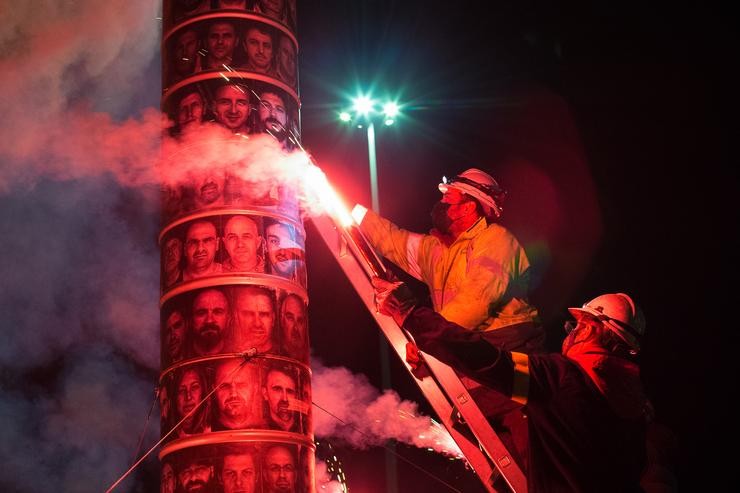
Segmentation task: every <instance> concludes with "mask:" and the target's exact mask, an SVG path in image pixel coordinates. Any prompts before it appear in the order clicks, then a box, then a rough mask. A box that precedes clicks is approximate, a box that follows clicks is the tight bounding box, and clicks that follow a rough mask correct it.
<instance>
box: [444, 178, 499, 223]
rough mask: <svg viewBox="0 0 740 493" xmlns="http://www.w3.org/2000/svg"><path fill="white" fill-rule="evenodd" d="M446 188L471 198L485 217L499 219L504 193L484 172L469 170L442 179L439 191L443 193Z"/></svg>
mask: <svg viewBox="0 0 740 493" xmlns="http://www.w3.org/2000/svg"><path fill="white" fill-rule="evenodd" d="M448 188H454V189H457V190H459V191H461V192H463V193H465V194H468V195H470V196H471V197H473V198H474V199H475V200H476V201H478V203H479V204H480V205H481V206H482V207H483V212H484V213H485V215H486V217H492V216H495V217H501V213H502V212H503V202H504V197H505V196H506V192H505V191H504V189H502V188H501V187H500V186H499V184H498V183H497V182H496V180H494V179H493V177H492V176H491V175H489V174H488V173H486V172H485V171H481V170H479V169H477V168H470V169H468V170H466V171H464V172H462V173H460V174H459V175H457V176H456V177H454V178H451V179H449V180H448V179H447V178H446V177H442V183H440V184H439V191H440V192H442V193H445V192H446V191H447V189H448Z"/></svg>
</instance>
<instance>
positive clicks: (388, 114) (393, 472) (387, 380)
mask: <svg viewBox="0 0 740 493" xmlns="http://www.w3.org/2000/svg"><path fill="white" fill-rule="evenodd" d="M378 108H382V109H381V110H380V111H378ZM399 112H400V108H399V106H398V103H396V102H395V101H386V102H384V103H383V104H382V106H381V105H380V103H379V102H377V101H375V100H374V99H373V98H372V97H370V96H367V95H362V96H358V97H356V98H355V99H353V100H352V109H351V111H342V112H341V113H339V119H340V120H341V121H343V122H345V123H352V124H354V125H356V126H357V128H363V127H367V161H368V166H369V170H370V202H371V206H372V209H373V211H375V212H376V213H377V214H380V200H379V198H378V162H377V159H376V156H375V122H376V121H378V122H380V121H382V123H383V125H384V126H391V125H393V124H394V123H395V121H396V118H397V117H398V115H399ZM379 346H380V368H381V378H382V382H383V388H386V389H389V388H391V366H390V348H389V346H388V341H386V340H385V338H384V337H383V335H382V334H380V340H379ZM393 449H395V446H394V444H392V443H390V444H388V445H387V446H386V454H385V464H386V488H385V491H386V492H387V493H398V462H397V460H396V456H395V455H394V452H393Z"/></svg>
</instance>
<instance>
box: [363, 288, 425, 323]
mask: <svg viewBox="0 0 740 493" xmlns="http://www.w3.org/2000/svg"><path fill="white" fill-rule="evenodd" d="M372 284H373V288H375V306H376V307H377V309H378V311H379V312H380V313H382V314H384V315H389V316H390V317H393V320H394V321H395V322H396V323H397V324H398V326H399V327H403V322H404V320H406V317H407V316H408V314H409V313H411V310H413V308H414V306H415V305H416V299H415V298H414V294H413V293H412V292H411V290H410V289H409V288H408V286H406V285H405V284H404V283H402V282H401V281H395V282H390V281H386V280H385V279H381V278H379V277H373V278H372Z"/></svg>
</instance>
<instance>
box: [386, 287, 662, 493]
mask: <svg viewBox="0 0 740 493" xmlns="http://www.w3.org/2000/svg"><path fill="white" fill-rule="evenodd" d="M373 285H374V287H375V293H376V300H377V303H378V308H379V309H380V311H381V312H382V313H385V314H386V315H390V316H392V317H393V318H394V320H395V321H396V322H397V323H398V324H399V326H402V327H403V328H404V329H406V330H407V331H408V332H409V333H410V334H411V335H412V336H413V337H414V339H415V342H416V345H417V346H418V347H419V349H421V351H423V352H426V353H429V354H430V355H432V356H434V357H436V358H438V359H439V360H441V361H442V362H444V363H446V364H448V365H450V366H451V367H452V368H454V369H456V370H457V371H459V372H461V373H463V374H464V375H467V376H468V377H470V378H472V379H474V380H476V381H478V382H480V383H481V384H482V385H485V386H486V387H488V388H490V389H491V390H493V391H496V392H500V393H501V394H503V395H505V396H507V397H508V398H510V399H511V400H512V401H515V402H519V403H521V404H522V405H523V410H524V412H525V413H526V415H527V418H528V419H527V422H528V426H527V428H526V433H527V434H528V437H527V440H528V448H527V461H526V463H527V465H528V466H527V468H526V475H527V482H528V489H529V491H530V492H540V491H547V492H561V491H562V492H569V493H572V492H596V491H598V492H620V493H624V492H631V491H641V490H640V487H639V483H640V475H641V473H642V471H643V468H644V467H645V461H646V459H645V427H646V422H647V419H648V415H649V413H650V409H651V408H650V404H649V401H648V399H647V398H646V397H645V394H644V392H643V386H642V383H641V381H640V372H639V366H638V365H637V363H636V361H635V356H636V355H637V353H638V351H639V349H640V340H641V338H642V336H643V335H644V333H645V318H644V316H643V314H642V311H641V310H640V309H639V307H637V305H635V303H634V302H633V301H632V299H631V298H630V297H629V296H628V295H626V294H624V293H615V294H604V295H601V296H598V297H596V298H594V299H593V300H591V301H589V302H588V303H586V304H585V305H583V306H582V307H580V308H570V309H569V311H570V313H571V315H573V317H574V318H575V323H569V324H566V331H567V332H568V335H567V337H566V338H565V340H564V341H563V346H562V353H561V354H554V353H553V354H530V355H527V354H524V353H517V352H512V351H506V350H503V349H501V347H500V346H498V345H496V344H494V343H492V342H490V341H488V340H486V339H485V338H484V337H483V336H482V334H481V333H477V332H471V331H470V330H467V329H465V328H463V327H460V326H459V325H458V324H455V323H452V322H449V321H447V320H446V319H445V318H444V317H442V316H441V315H440V314H438V313H436V312H434V311H433V310H432V309H430V308H427V307H421V306H416V301H415V300H414V299H413V295H412V294H411V291H410V290H409V289H408V288H407V287H406V286H405V285H404V284H402V283H400V282H387V281H384V280H381V279H378V278H376V279H374V280H373ZM409 357H410V358H411V359H410V360H409V363H410V364H411V365H412V367H413V366H415V365H421V364H423V359H422V358H420V357H416V358H414V355H413V354H410V355H409Z"/></svg>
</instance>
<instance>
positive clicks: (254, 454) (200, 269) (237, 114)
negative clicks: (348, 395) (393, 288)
mask: <svg viewBox="0 0 740 493" xmlns="http://www.w3.org/2000/svg"><path fill="white" fill-rule="evenodd" d="M163 17H164V19H163V20H164V33H163V42H162V60H163V76H162V79H163V80H162V87H163V96H162V109H163V111H164V112H166V113H167V114H168V115H169V116H170V118H171V119H172V121H173V122H174V126H173V127H172V128H169V129H167V132H168V133H169V135H170V136H171V137H173V138H174V139H178V140H180V141H181V142H183V143H184V144H183V145H182V146H181V147H180V149H179V150H178V153H177V154H176V155H175V156H168V158H169V159H171V160H174V161H175V162H174V163H171V164H170V167H169V169H171V170H175V169H177V164H178V163H182V166H181V171H182V173H181V176H178V177H177V179H174V178H173V179H171V180H165V181H166V182H167V186H165V187H163V192H164V193H163V208H162V210H163V217H162V219H163V220H162V230H161V233H160V236H159V242H160V246H161V249H162V254H161V255H162V273H161V276H162V294H161V299H160V306H161V324H162V325H161V346H162V347H161V368H162V370H161V375H160V389H161V391H160V407H161V416H162V420H161V425H162V426H161V429H162V435H163V436H164V435H166V434H168V433H171V434H170V435H169V437H168V439H167V440H166V441H165V442H164V444H163V447H162V449H161V452H160V454H159V457H160V460H161V463H162V491H167V492H171V491H174V490H175V489H176V488H179V489H182V490H183V491H190V489H191V487H192V488H194V489H195V490H197V491H201V490H198V489H197V488H198V487H200V486H202V488H203V491H208V492H210V491H217V492H220V491H223V492H225V493H230V492H232V491H255V492H265V493H266V492H269V491H291V492H293V491H295V492H313V491H314V480H313V476H314V473H313V467H314V455H315V446H314V442H313V431H312V424H311V397H310V396H311V380H310V368H309V366H308V354H309V350H308V348H309V343H308V327H307V318H308V317H307V313H306V311H307V303H308V299H307V294H306V293H307V292H306V267H305V261H304V249H305V246H304V245H305V243H304V238H305V232H304V228H303V224H302V222H301V219H300V216H299V213H298V208H297V206H296V200H295V197H293V196H291V195H290V192H288V191H286V190H287V189H286V188H284V187H282V186H281V184H280V182H279V181H275V180H274V179H270V180H266V179H265V176H266V175H270V173H269V172H268V171H269V166H270V163H269V162H267V163H265V162H260V163H256V162H250V159H256V157H254V154H250V153H246V154H245V155H243V156H240V155H239V152H240V149H243V148H244V144H245V139H246V140H247V141H248V140H250V139H254V137H255V136H256V135H257V134H262V133H267V134H270V135H271V136H272V137H271V138H274V139H276V141H277V142H279V143H280V145H282V147H283V148H284V149H290V148H292V147H294V146H295V145H296V143H297V142H298V139H299V138H300V135H299V128H300V125H299V108H300V100H299V97H298V77H297V75H298V74H297V63H296V53H297V51H298V43H297V40H296V36H295V20H296V13H295V0H284V1H259V0H257V1H253V0H250V1H245V0H241V1H239V0H237V1H233V0H203V1H197V0H195V1H193V0H190V1H180V0H165V1H164V5H163ZM214 132H215V133H214ZM214 135H218V136H219V137H218V138H214V137H213V136H214ZM199 137H200V138H199ZM185 144H186V145H185ZM214 146H216V148H217V149H218V150H219V151H222V152H223V156H224V158H223V162H211V161H207V162H206V164H203V161H202V156H201V154H200V153H203V152H205V151H204V150H206V149H208V152H209V153H210V154H209V155H212V152H213V148H214ZM260 159H263V158H260ZM172 164H174V166H172ZM235 166H238V169H239V172H238V173H237V172H235V170H236V168H235ZM245 170H246V172H245ZM249 170H254V171H249ZM209 394H211V395H210V396H209ZM207 396H209V397H207ZM199 483H200V484H199Z"/></svg>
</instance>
